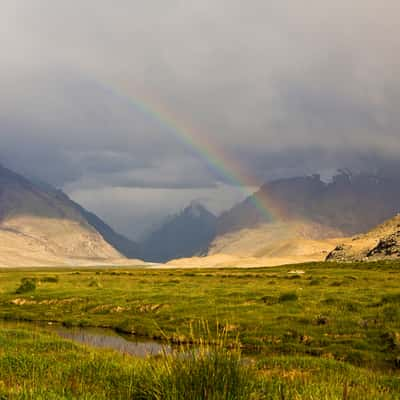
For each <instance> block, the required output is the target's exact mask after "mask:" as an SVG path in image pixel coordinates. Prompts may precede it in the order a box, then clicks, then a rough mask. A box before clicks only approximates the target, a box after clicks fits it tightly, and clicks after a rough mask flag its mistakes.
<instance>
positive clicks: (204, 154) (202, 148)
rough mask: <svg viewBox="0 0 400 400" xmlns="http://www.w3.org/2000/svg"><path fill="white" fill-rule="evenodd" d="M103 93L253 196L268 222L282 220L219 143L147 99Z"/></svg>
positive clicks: (118, 92) (252, 179)
mask: <svg viewBox="0 0 400 400" xmlns="http://www.w3.org/2000/svg"><path fill="white" fill-rule="evenodd" d="M101 87H102V89H103V90H104V91H106V92H108V93H111V94H112V95H114V96H117V97H119V98H121V99H123V100H124V101H126V102H128V103H129V104H131V105H132V106H134V107H135V108H136V109H137V110H139V111H140V112H141V113H143V114H144V115H146V116H149V117H150V118H152V119H155V120H156V121H157V122H158V123H159V124H160V125H161V126H164V127H165V128H166V130H168V131H169V132H170V133H172V134H173V135H174V137H175V138H176V139H178V140H179V141H180V142H181V143H182V144H183V145H184V146H185V147H187V148H188V149H190V150H191V151H194V152H195V154H197V155H198V156H199V157H200V158H201V159H202V160H203V161H204V162H205V163H206V164H207V165H208V166H209V167H211V168H212V169H214V170H216V171H218V173H219V174H221V176H223V177H224V178H225V179H226V180H227V181H228V182H230V183H231V184H232V185H234V186H237V187H239V188H240V190H241V191H242V192H243V194H244V195H245V196H246V197H250V200H251V201H252V202H253V204H254V206H255V207H256V208H257V210H258V211H259V213H260V214H261V216H262V217H263V218H264V219H265V221H271V220H276V219H280V218H281V211H280V210H279V207H277V206H276V204H274V202H273V201H271V199H270V198H269V197H268V196H267V195H266V194H265V193H262V194H261V193H260V192H256V193H254V192H253V191H252V190H251V189H249V188H255V187H259V183H258V182H256V180H255V179H254V178H252V177H251V176H249V175H248V174H246V173H245V172H244V171H243V169H242V168H241V166H240V164H239V163H238V162H237V160H233V159H232V158H231V157H229V156H228V154H227V153H226V151H224V150H223V149H222V148H221V147H220V146H218V145H217V144H216V143H211V142H209V141H206V140H205V139H204V138H205V135H201V133H200V132H199V131H198V130H197V129H196V128H195V127H193V126H192V125H191V124H189V123H188V122H187V121H185V120H184V119H182V118H180V117H179V118H177V117H176V116H175V115H174V114H173V113H172V112H170V111H169V110H167V109H166V107H165V106H164V105H162V104H160V103H159V102H157V101H155V100H154V99H151V100H150V99H149V97H148V96H146V97H145V96H142V95H141V96H140V100H139V99H137V98H132V97H131V96H130V95H127V94H125V93H123V92H122V91H120V90H117V89H114V88H110V86H104V84H101Z"/></svg>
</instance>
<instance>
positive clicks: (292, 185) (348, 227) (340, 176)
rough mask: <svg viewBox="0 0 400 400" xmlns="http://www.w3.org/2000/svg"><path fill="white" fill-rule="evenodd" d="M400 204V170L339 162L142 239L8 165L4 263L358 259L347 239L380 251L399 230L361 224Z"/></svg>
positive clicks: (1, 202) (194, 208) (198, 211)
mask: <svg viewBox="0 0 400 400" xmlns="http://www.w3.org/2000/svg"><path fill="white" fill-rule="evenodd" d="M399 205H400V178H398V177H397V175H396V174H391V175H385V174H379V173H376V174H366V173H359V174H352V173H351V172H349V171H339V172H338V173H337V174H336V175H335V176H334V177H333V178H332V180H331V181H330V182H324V181H322V180H321V178H320V176H319V175H312V176H305V177H297V178H289V179H280V180H276V181H273V182H269V183H266V184H265V185H263V186H262V187H261V188H260V189H259V190H258V191H257V192H256V193H254V194H253V195H252V196H249V197H248V198H247V199H246V200H244V201H243V202H241V203H239V204H237V205H235V206H234V207H233V208H232V209H230V210H228V211H226V212H224V213H222V214H221V215H220V216H219V217H217V216H215V215H214V214H213V213H211V212H210V211H208V210H207V209H206V207H204V206H203V205H202V204H200V203H199V202H192V203H191V204H190V205H189V206H188V207H186V208H185V209H183V210H182V211H180V212H178V213H177V214H176V215H172V216H170V217H168V218H167V219H166V221H165V222H164V223H163V224H162V225H161V226H160V227H159V228H157V229H156V230H155V231H154V232H152V233H151V234H150V235H149V236H148V237H147V239H146V240H145V241H144V242H143V243H135V242H133V241H132V240H130V239H128V238H126V237H124V236H123V235H120V234H119V233H117V232H115V231H114V230H113V229H112V228H111V227H110V226H109V225H108V224H107V223H106V222H104V221H103V220H102V219H101V218H99V217H98V216H97V215H95V214H94V213H92V212H90V211H88V210H86V209H85V208H83V207H82V206H80V205H79V204H77V203H75V202H74V201H72V200H71V199H70V198H69V197H68V196H67V195H66V194H65V193H64V192H62V191H61V190H58V189H55V188H54V187H52V186H50V185H48V184H46V183H43V182H38V181H36V180H28V179H26V178H25V177H23V176H21V175H19V174H17V173H15V172H13V171H11V170H9V169H7V168H5V167H3V166H0V266H7V265H19V266H34V265H56V264H57V265H76V264H79V265H83V264H85V265H86V264H96V263H101V262H107V263H115V262H117V260H118V262H119V263H124V262H127V258H129V259H139V258H141V259H144V260H146V261H151V262H162V263H164V262H170V263H171V264H173V265H183V264H185V265H192V264H196V265H200V264H202V265H238V264H240V265H246V264H249V265H250V264H251V265H254V264H259V265H273V264H275V265H276V264H282V263H292V262H303V261H320V260H324V259H325V258H326V257H327V256H328V255H329V257H330V258H332V259H339V258H343V259H348V258H353V259H359V258H360V257H359V255H351V254H353V253H352V252H353V250H354V249H355V248H356V247H357V246H358V243H359V242H358V239H355V238H354V237H353V238H352V239H351V245H349V244H348V241H349V240H348V239H345V238H347V237H352V236H353V235H355V234H357V235H358V236H356V238H357V237H359V238H361V239H360V240H361V241H362V242H363V243H364V242H365V243H366V241H368V240H369V241H368V246H369V247H368V246H367V247H368V249H366V248H365V249H364V250H362V257H363V258H365V257H366V254H370V255H371V257H372V254H373V255H374V256H376V257H378V256H379V255H380V254H382V253H380V252H379V251H378V250H379V248H385V246H386V247H387V246H389V244H390V243H392V242H393V241H395V242H396V240H397V236H396V235H398V232H397V233H396V232H391V233H388V234H387V235H386V236H387V237H386V239H385V237H384V235H381V236H380V238H382V240H383V242H382V243H381V245H380V247H379V246H378V244H379V240H378V241H377V243H375V242H373V240H372V239H371V238H372V237H374V238H375V239H374V240H375V241H376V235H375V234H374V233H372V234H367V236H360V234H361V233H363V232H367V231H368V230H370V229H372V228H373V227H375V226H376V225H378V224H380V223H382V221H385V220H387V219H389V218H390V217H392V216H393V215H396V213H397V212H398V211H399ZM379 229H381V228H379ZM368 235H369V236H368ZM393 235H394V236H393ZM367 239H368V240H367ZM370 239H371V240H370ZM341 243H344V244H343V246H342V248H341V247H340V246H341ZM360 243H361V242H360ZM371 243H372V244H374V243H375V246H378V247H379V248H377V249H375V250H374V246H372V244H371ZM388 243H389V244H388ZM396 243H397V242H396ZM349 246H350V247H351V249H353V250H350V247H349ZM334 248H335V249H336V250H335V251H334V252H332V250H333V249H334ZM357 249H358V247H357ZM367 250H368V251H367ZM357 251H358V250H357ZM388 251H389V250H388ZM360 254H361V253H360ZM368 257H369V256H368ZM138 262H139V261H138Z"/></svg>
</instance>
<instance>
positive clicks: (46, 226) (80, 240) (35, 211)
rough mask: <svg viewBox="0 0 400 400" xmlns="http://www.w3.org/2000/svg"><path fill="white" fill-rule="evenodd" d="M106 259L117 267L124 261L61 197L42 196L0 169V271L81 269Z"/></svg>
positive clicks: (71, 205) (23, 180)
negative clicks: (48, 266)
mask: <svg viewBox="0 0 400 400" xmlns="http://www.w3.org/2000/svg"><path fill="white" fill-rule="evenodd" d="M111 260H120V262H122V261H124V260H125V257H123V256H122V255H121V254H120V253H119V252H118V251H117V250H115V249H114V248H113V247H112V246H111V245H110V244H108V243H107V242H106V241H105V240H104V239H103V237H102V236H101V235H100V233H99V232H97V231H96V230H95V229H94V228H93V227H92V226H91V225H90V224H89V223H88V222H87V221H86V220H85V218H84V217H83V216H82V215H81V214H80V213H79V210H78V209H77V208H76V207H75V206H74V204H73V203H72V202H71V201H70V200H69V199H68V198H67V197H66V196H65V195H61V194H60V195H58V194H57V193H54V192H47V191H46V190H43V189H42V188H41V187H39V186H37V185H35V184H33V183H31V182H30V181H28V180H26V179H25V178H23V177H22V176H20V175H18V174H15V173H14V172H12V171H10V170H8V169H6V168H4V167H1V166H0V266H1V267H7V266H13V267H18V266H41V265H43V266H47V265H86V264H93V263H103V262H106V263H110V262H111ZM124 262H125V261H124ZM133 262H134V261H133Z"/></svg>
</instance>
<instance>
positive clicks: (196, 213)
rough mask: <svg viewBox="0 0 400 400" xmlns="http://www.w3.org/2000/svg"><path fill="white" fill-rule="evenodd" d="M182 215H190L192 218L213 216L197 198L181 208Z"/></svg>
mask: <svg viewBox="0 0 400 400" xmlns="http://www.w3.org/2000/svg"><path fill="white" fill-rule="evenodd" d="M182 214H184V215H187V216H191V217H193V218H202V217H204V216H207V217H209V216H213V217H215V216H214V214H212V213H211V212H210V211H209V210H208V209H207V208H206V207H205V206H204V205H203V204H202V203H200V202H199V201H198V200H193V201H191V202H190V204H189V205H188V206H187V207H186V208H185V209H184V210H183V213H182Z"/></svg>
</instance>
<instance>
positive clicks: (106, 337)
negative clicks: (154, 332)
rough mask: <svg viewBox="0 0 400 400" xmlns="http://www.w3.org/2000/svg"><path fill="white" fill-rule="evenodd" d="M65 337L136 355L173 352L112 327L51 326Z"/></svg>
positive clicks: (165, 347) (153, 342) (163, 345)
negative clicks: (117, 331)
mask: <svg viewBox="0 0 400 400" xmlns="http://www.w3.org/2000/svg"><path fill="white" fill-rule="evenodd" d="M49 330H50V331H53V332H56V333H57V334H58V335H59V336H60V337H62V338H64V339H69V340H73V341H74V342H78V343H81V344H84V345H87V346H92V347H100V348H105V349H113V350H116V351H119V352H120V353H125V354H130V355H132V356H136V357H142V358H144V357H147V356H157V355H162V354H165V353H167V354H168V353H170V352H171V347H170V346H168V345H166V344H162V343H160V342H157V341H155V340H150V339H138V338H136V337H134V336H129V337H128V336H127V335H124V336H122V335H119V334H118V333H116V332H114V331H113V330H111V329H102V328H65V327H63V326H55V327H50V329H49Z"/></svg>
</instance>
